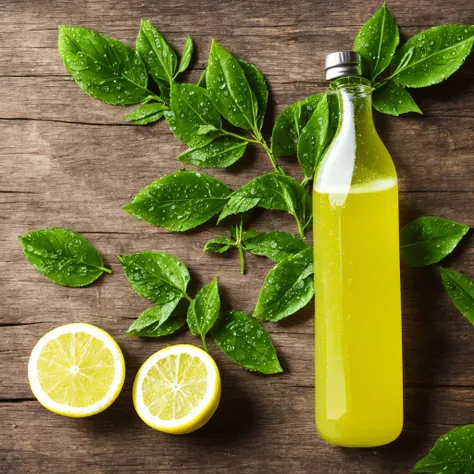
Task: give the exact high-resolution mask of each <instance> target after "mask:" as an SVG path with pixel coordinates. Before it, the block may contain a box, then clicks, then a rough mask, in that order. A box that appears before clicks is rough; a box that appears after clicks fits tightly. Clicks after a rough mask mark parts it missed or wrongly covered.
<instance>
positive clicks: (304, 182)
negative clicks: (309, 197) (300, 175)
mask: <svg viewBox="0 0 474 474" xmlns="http://www.w3.org/2000/svg"><path fill="white" fill-rule="evenodd" d="M310 181H311V178H308V177H307V176H305V177H304V179H303V180H302V181H301V186H302V187H303V188H304V187H305V186H307V185H308V183H309V182H310Z"/></svg>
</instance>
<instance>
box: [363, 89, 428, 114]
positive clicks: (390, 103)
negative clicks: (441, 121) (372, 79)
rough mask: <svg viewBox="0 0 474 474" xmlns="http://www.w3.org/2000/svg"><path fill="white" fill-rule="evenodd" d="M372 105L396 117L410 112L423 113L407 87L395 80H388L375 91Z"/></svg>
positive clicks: (379, 110)
mask: <svg viewBox="0 0 474 474" xmlns="http://www.w3.org/2000/svg"><path fill="white" fill-rule="evenodd" d="M372 105H373V107H374V109H375V110H377V112H381V113H382V114H388V115H395V116H396V117H397V116H398V115H401V114H406V113H408V112H416V113H417V114H421V113H422V111H421V110H420V108H419V107H418V105H416V102H415V101H414V100H413V97H412V96H411V95H410V93H409V92H408V91H407V90H406V89H405V87H403V86H401V85H400V84H397V83H396V82H393V81H388V82H386V83H385V84H384V85H383V86H381V87H380V88H378V89H376V90H375V91H374V93H373V94H372Z"/></svg>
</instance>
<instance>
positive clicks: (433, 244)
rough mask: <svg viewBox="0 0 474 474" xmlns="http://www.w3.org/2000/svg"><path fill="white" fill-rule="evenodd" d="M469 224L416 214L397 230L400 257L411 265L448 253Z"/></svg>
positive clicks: (424, 263)
mask: <svg viewBox="0 0 474 474" xmlns="http://www.w3.org/2000/svg"><path fill="white" fill-rule="evenodd" d="M468 230H469V227H468V226H466V225H464V224H460V223H459V222H454V221H450V220H447V219H443V218H441V217H418V218H417V219H415V220H414V221H412V222H410V223H409V224H407V225H406V226H405V227H404V228H403V229H402V230H401V232H400V256H401V259H402V260H403V261H404V262H405V263H406V264H408V265H410V266H412V267H425V266H427V265H431V264H433V263H437V262H439V261H441V260H443V258H445V257H446V256H448V255H449V254H450V253H451V252H452V251H453V250H454V249H455V248H456V245H457V244H458V243H459V241H460V240H461V239H462V238H463V236H464V235H466V233H467V231H468Z"/></svg>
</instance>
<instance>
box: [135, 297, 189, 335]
mask: <svg viewBox="0 0 474 474" xmlns="http://www.w3.org/2000/svg"><path fill="white" fill-rule="evenodd" d="M180 300H181V298H179V297H178V298H176V299H174V300H171V301H170V302H169V303H166V304H164V305H163V306H155V307H153V308H149V309H147V310H146V311H144V312H143V313H142V314H141V315H140V316H139V317H138V318H137V319H136V320H135V321H134V322H133V323H132V325H131V326H130V327H129V328H128V331H127V334H128V335H129V336H145V337H159V336H167V335H169V334H172V333H173V332H175V331H177V330H178V329H179V328H181V327H182V326H183V325H184V323H185V322H186V318H185V317H184V314H183V313H177V312H176V306H177V305H178V303H179V302H180ZM172 315H173V316H172Z"/></svg>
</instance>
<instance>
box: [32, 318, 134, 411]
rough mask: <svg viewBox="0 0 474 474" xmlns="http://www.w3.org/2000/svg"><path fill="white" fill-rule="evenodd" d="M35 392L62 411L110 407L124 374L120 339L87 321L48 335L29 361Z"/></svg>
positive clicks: (62, 327) (97, 409)
mask: <svg viewBox="0 0 474 474" xmlns="http://www.w3.org/2000/svg"><path fill="white" fill-rule="evenodd" d="M28 379H29V382H30V386H31V390H32V391H33V395H34V396H35V397H36V398H37V399H38V401H39V402H40V403H41V404H42V405H43V406H44V407H45V408H47V409H48V410H51V411H52V412H54V413H57V414H58V415H63V416H69V417H72V418H82V417H86V416H91V415H95V414H96V413H99V412H101V411H103V410H105V409H106V408H107V407H109V406H110V405H111V404H112V403H113V402H114V400H115V399H116V398H117V396H118V394H119V393H120V390H121V389H122V386H123V382H124V379H125V362H124V359H123V354H122V351H121V350H120V347H119V346H118V344H117V343H116V342H115V340H114V339H113V338H112V337H111V336H110V335H109V334H108V333H106V332H105V331H103V330H102V329H100V328H98V327H96V326H92V325H90V324H86V323H75V324H66V325H65V326H60V327H58V328H56V329H53V330H52V331H50V332H48V333H47V334H45V335H44V336H43V337H42V338H41V339H40V340H39V341H38V342H37V344H36V346H35V347H34V348H33V351H32V353H31V356H30V361H29V364H28Z"/></svg>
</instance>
